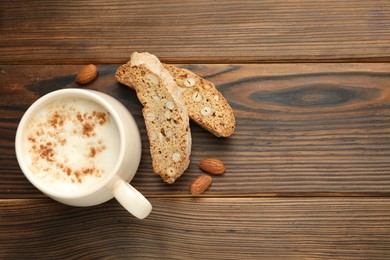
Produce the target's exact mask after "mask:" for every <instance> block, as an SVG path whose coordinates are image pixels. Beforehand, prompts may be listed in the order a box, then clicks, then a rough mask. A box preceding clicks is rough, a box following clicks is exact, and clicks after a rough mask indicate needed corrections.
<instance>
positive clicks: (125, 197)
mask: <svg viewBox="0 0 390 260" xmlns="http://www.w3.org/2000/svg"><path fill="white" fill-rule="evenodd" d="M113 194H114V197H115V198H116V199H117V201H118V202H119V203H120V204H121V205H122V206H123V207H124V208H125V209H126V210H127V211H129V212H130V213H131V214H133V215H134V216H135V217H137V218H139V219H144V218H146V217H147V216H148V215H149V213H150V212H151V211H152V204H150V202H149V201H148V200H147V199H146V198H145V197H144V196H143V195H142V194H141V193H140V192H139V191H137V190H136V189H135V188H134V187H133V186H131V185H130V184H129V183H127V182H126V181H124V180H119V181H118V182H117V183H116V185H115V187H114V191H113Z"/></svg>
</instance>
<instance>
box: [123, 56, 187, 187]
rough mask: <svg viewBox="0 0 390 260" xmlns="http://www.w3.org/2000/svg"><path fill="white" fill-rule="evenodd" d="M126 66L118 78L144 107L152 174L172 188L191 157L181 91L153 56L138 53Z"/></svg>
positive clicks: (185, 112) (185, 110)
mask: <svg viewBox="0 0 390 260" xmlns="http://www.w3.org/2000/svg"><path fill="white" fill-rule="evenodd" d="M125 65H126V66H121V67H120V68H119V69H118V70H117V72H116V78H117V80H118V81H119V82H122V83H123V84H125V85H127V86H130V85H131V87H132V88H134V89H135V90H136V92H137V97H138V99H139V101H140V102H141V103H142V105H143V106H144V108H143V109H142V113H143V116H144V120H145V125H146V130H147V134H148V138H149V142H150V154H151V157H152V164H153V171H154V172H155V173H157V174H159V175H160V176H161V178H162V179H163V180H164V181H166V182H167V183H170V184H171V183H173V182H174V181H175V180H176V179H177V178H178V177H180V175H182V174H183V173H184V171H185V170H186V169H187V168H188V165H189V163H190V159H189V158H190V154H191V133H190V128H189V118H188V113H187V109H186V107H185V106H184V103H183V101H182V99H181V94H180V92H179V91H178V90H179V87H178V86H177V85H176V83H175V81H174V79H173V78H172V76H171V75H170V74H169V72H168V71H167V70H166V69H165V68H164V67H163V65H162V64H161V63H160V61H159V60H158V58H157V57H156V56H154V55H151V54H149V53H137V52H135V53H133V54H132V55H131V59H130V62H128V63H127V64H125Z"/></svg>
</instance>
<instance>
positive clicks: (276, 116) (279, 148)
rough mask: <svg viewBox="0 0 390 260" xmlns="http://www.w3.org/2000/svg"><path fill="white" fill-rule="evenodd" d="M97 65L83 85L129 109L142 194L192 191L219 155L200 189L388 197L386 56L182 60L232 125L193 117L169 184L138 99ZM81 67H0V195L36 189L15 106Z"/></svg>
mask: <svg viewBox="0 0 390 260" xmlns="http://www.w3.org/2000/svg"><path fill="white" fill-rule="evenodd" d="M117 67H118V65H99V66H98V68H99V77H98V78H97V80H95V81H94V82H93V83H92V84H90V85H88V86H87V87H88V88H90V89H95V90H99V91H103V92H105V93H108V94H110V95H112V96H113V97H115V98H117V99H118V100H119V101H120V102H122V103H123V104H124V105H125V106H126V107H127V108H128V109H129V110H130V111H131V112H132V113H133V115H134V116H135V118H136V121H137V123H138V125H139V127H140V131H141V135H142V142H143V157H142V162H141V165H140V168H139V172H138V174H137V175H136V177H135V179H134V180H133V182H132V183H133V185H134V186H135V187H136V188H137V189H139V190H140V191H141V192H143V193H144V194H146V195H147V196H149V197H161V196H179V197H180V196H190V194H189V191H188V190H189V185H190V183H191V182H192V181H193V180H194V179H195V178H196V177H197V176H199V175H200V174H201V173H202V171H201V170H200V169H199V168H198V166H197V163H198V162H199V161H200V160H201V159H203V158H205V157H217V158H220V159H221V160H222V161H224V162H225V164H226V168H227V171H226V173H225V174H224V175H222V176H216V177H215V178H214V182H213V185H212V187H210V189H209V190H208V191H207V192H206V193H205V194H204V196H212V197H214V196H313V195H315V196H345V195H348V196H389V195H390V175H389V174H388V173H389V172H390V73H389V71H390V64H279V65H259V64H252V65H239V64H237V65H218V64H215V65H187V66H185V67H187V68H190V69H192V70H193V71H195V72H197V73H199V74H200V75H202V76H204V77H206V78H208V79H210V80H211V81H213V82H215V83H216V85H217V87H218V88H219V90H220V91H221V92H222V93H223V94H224V95H225V97H226V98H227V99H228V100H229V102H230V103H231V105H232V107H233V109H234V112H235V115H236V119H237V129H236V131H235V133H234V134H233V136H231V137H230V138H226V139H223V138H216V137H214V136H213V135H211V134H209V133H208V132H206V131H205V130H203V129H202V128H200V127H199V126H197V125H195V124H191V131H192V137H193V148H192V155H191V161H192V162H191V164H190V167H189V169H188V171H187V172H186V173H185V174H184V176H182V177H181V178H180V179H179V180H178V181H177V182H176V183H175V184H174V185H167V184H165V183H163V182H162V181H161V179H160V178H159V177H158V176H156V175H155V174H153V173H152V168H151V160H150V155H149V150H148V146H149V143H148V140H147V138H146V134H145V125H144V122H143V118H142V116H141V105H140V103H139V102H138V100H137V98H136V95H135V93H134V91H133V90H131V89H129V88H127V87H125V86H122V85H120V84H118V83H116V82H115V79H114V77H113V74H114V72H115V70H116V68H117ZM79 69H80V66H79V65H64V66H62V65H57V66H51V65H44V66H40V65H30V66H27V65H24V66H21V65H4V66H0V77H1V80H0V91H1V94H2V98H1V99H0V197H1V198H32V197H35V198H36V197H42V196H43V195H42V194H41V193H40V192H38V191H37V190H35V188H33V187H32V186H31V185H30V184H29V183H28V181H27V180H26V179H25V178H24V176H23V175H22V173H21V171H20V169H19V167H18V164H17V162H16V159H15V152H14V143H13V142H14V137H15V132H16V128H17V124H18V122H19V120H20V118H21V116H22V115H23V112H24V111H25V110H26V109H27V107H28V106H29V105H31V104H32V103H33V102H34V101H35V100H36V99H37V98H38V97H40V96H42V95H44V94H46V93H48V92H50V91H54V90H56V89H61V88H69V87H80V86H79V85H77V84H76V83H75V82H74V76H75V74H76V72H77V71H78V70H79Z"/></svg>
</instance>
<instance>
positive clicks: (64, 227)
mask: <svg viewBox="0 0 390 260" xmlns="http://www.w3.org/2000/svg"><path fill="white" fill-rule="evenodd" d="M164 2H165V1H164ZM132 51H149V52H151V53H154V54H157V55H158V56H159V57H160V58H161V59H162V60H163V61H165V62H169V63H174V64H177V65H178V66H181V67H185V68H188V69H191V70H193V71H194V72H196V73H198V74H199V75H201V76H203V77H205V78H207V79H209V80H211V81H212V82H214V83H215V84H216V86H217V87H218V89H219V90H220V91H221V92H222V93H223V95H224V96H225V97H226V98H227V99H228V101H229V103H230V104H231V105H232V107H233V109H234V113H235V115H236V119H237V128H236V131H235V133H234V134H233V136H231V137H229V138H225V139H224V138H216V137H214V136H212V135H211V134H210V133H208V132H206V131H205V130H203V129H202V128H200V127H199V126H197V125H195V124H193V123H192V124H191V131H192V137H193V149H192V155H191V164H190V167H189V169H188V171H187V172H186V173H185V175H183V176H182V177H181V178H180V179H179V180H178V181H177V182H176V183H175V184H174V185H167V184H165V183H163V182H162V181H161V180H160V178H159V177H158V176H156V175H155V174H153V173H152V171H151V170H152V168H151V161H150V155H149V151H148V140H147V138H146V134H145V125H144V123H143V118H142V117H141V105H140V103H139V102H138V100H137V98H136V95H135V93H134V91H133V90H131V89H128V88H126V87H125V86H123V85H120V84H118V83H117V82H115V80H114V76H113V75H114V72H115V70H116V68H117V67H118V66H119V65H120V64H121V63H123V62H126V61H127V60H128V57H129V55H130V53H131V52H132ZM389 57H390V2H389V1H384V0H383V1H357V0H354V1H353V0H346V1H309V0H304V1H268V0H265V1H183V2H181V1H166V2H165V3H160V2H159V1H127V2H126V3H125V2H121V1H99V0H92V1H51V2H48V1H41V0H34V1H12V0H11V1H4V0H0V259H26V258H28V259H60V258H66V259H216V260H217V259H389V258H390V62H389V61H390V58H389ZM88 63H96V64H97V66H98V69H99V77H98V78H97V80H95V81H94V82H93V83H92V84H90V85H87V86H85V88H89V89H95V90H99V91H102V92H105V93H108V94H109V95H111V96H113V97H115V98H117V99H118V100H119V101H120V102H122V103H123V104H124V105H125V106H126V107H127V108H128V109H129V110H130V111H131V113H132V114H133V115H134V117H135V119H136V121H137V123H138V125H139V127H140V131H141V134H142V142H143V156H142V161H141V165H140V168H139V172H138V174H137V175H136V177H135V178H134V180H133V181H132V184H133V185H134V186H135V187H136V188H137V189H138V190H140V191H141V192H142V193H143V194H145V195H146V197H147V198H149V199H150V201H151V202H152V204H153V207H154V208H153V211H152V213H151V215H150V216H149V217H148V218H146V219H145V220H142V221H141V220H137V219H136V218H134V217H132V216H130V215H129V214H128V213H127V212H126V211H125V210H124V209H123V208H121V206H120V205H119V204H118V203H117V202H116V201H115V200H112V201H110V202H107V203H104V204H102V205H99V206H94V207H89V208H77V207H69V206H65V205H62V204H59V203H57V202H55V201H52V200H50V199H48V198H46V197H45V196H44V195H42V194H41V193H40V192H39V191H38V190H36V189H35V188H34V187H33V186H32V185H31V184H30V183H29V182H28V181H27V179H25V177H24V176H23V174H22V172H21V170H20V168H19V166H18V164H17V161H16V158H15V152H14V138H15V132H16V128H17V125H18V123H19V121H20V118H21V117H22V115H23V113H24V112H25V111H26V109H27V108H28V107H29V106H30V105H31V104H32V103H33V102H34V101H35V100H36V99H37V98H39V97H41V96H42V95H44V94H46V93H49V92H51V91H54V90H57V89H62V88H70V87H80V86H79V85H77V84H76V83H75V82H74V78H75V74H76V73H77V71H78V70H79V69H80V68H81V67H82V65H85V64H88ZM208 156H215V157H218V158H220V159H221V160H223V161H224V162H225V163H226V167H227V171H226V173H225V174H224V175H222V176H216V177H215V178H214V182H213V184H212V186H211V187H210V188H209V190H207V192H206V193H204V194H203V195H201V196H199V197H194V196H192V195H191V194H190V193H189V184H190V183H191V181H192V180H194V179H195V178H196V177H197V176H199V175H200V174H201V173H202V171H201V170H200V169H199V168H198V166H197V163H198V162H199V160H201V159H202V158H204V157H208Z"/></svg>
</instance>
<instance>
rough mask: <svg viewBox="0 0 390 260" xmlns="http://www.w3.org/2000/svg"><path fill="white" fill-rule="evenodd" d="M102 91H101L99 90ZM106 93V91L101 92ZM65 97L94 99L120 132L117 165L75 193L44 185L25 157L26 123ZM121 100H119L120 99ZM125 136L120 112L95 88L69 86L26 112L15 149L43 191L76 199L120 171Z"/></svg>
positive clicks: (102, 184)
mask: <svg viewBox="0 0 390 260" xmlns="http://www.w3.org/2000/svg"><path fill="white" fill-rule="evenodd" d="M99 93H100V92H99ZM101 94H104V93H101ZM64 97H80V98H84V99H87V100H90V101H93V102H95V103H97V104H98V105H100V106H102V107H103V108H105V109H106V110H107V111H108V112H109V113H110V115H111V117H112V118H113V119H114V122H115V126H116V128H117V131H118V133H119V145H120V149H119V154H118V160H117V161H116V163H115V165H114V166H113V167H112V169H111V172H110V173H109V174H107V175H105V176H104V179H102V180H101V181H99V182H98V183H96V185H94V186H93V187H89V188H88V189H85V190H83V191H80V192H75V193H64V192H57V191H55V190H53V189H51V188H50V187H47V185H44V184H43V183H42V182H40V181H39V180H37V178H34V176H33V173H32V172H31V170H30V169H29V167H28V166H27V163H26V161H25V160H24V159H23V158H24V156H23V153H24V152H23V145H22V144H23V135H24V130H25V126H26V123H27V122H28V121H29V119H31V117H32V116H33V114H34V112H36V111H38V110H39V109H40V108H41V107H43V106H44V105H46V104H48V103H50V102H52V101H54V100H56V99H59V98H64ZM118 102H119V101H118ZM124 138H125V129H124V126H123V124H122V123H121V120H120V118H119V115H118V113H117V112H116V111H115V109H114V108H113V107H112V105H111V104H110V103H109V102H108V101H107V100H105V99H104V98H102V97H101V96H99V95H98V94H97V91H94V90H87V89H76V88H67V89H60V90H56V91H53V92H50V93H48V94H46V95H44V96H42V97H40V98H39V99H37V100H36V101H35V102H34V103H33V104H32V105H31V106H30V107H29V108H28V109H27V111H26V112H25V113H24V115H23V117H22V119H21V120H20V123H19V125H18V128H17V131H16V137H15V151H16V157H17V160H18V163H19V166H20V168H21V170H22V172H23V174H24V175H25V176H26V178H27V179H28V180H29V181H30V182H31V183H32V184H33V185H34V186H35V187H36V188H37V189H39V190H40V191H41V192H43V193H45V194H46V195H49V196H54V197H59V198H64V199H75V198H82V197H85V196H88V195H91V194H93V193H95V192H97V191H98V190H100V189H102V188H103V187H104V186H106V185H107V184H108V183H109V182H110V180H111V179H112V178H113V176H114V175H116V173H117V172H118V170H119V168H120V167H121V164H122V162H123V160H124V155H125V147H124V145H123V143H122V142H121V141H120V140H124Z"/></svg>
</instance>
